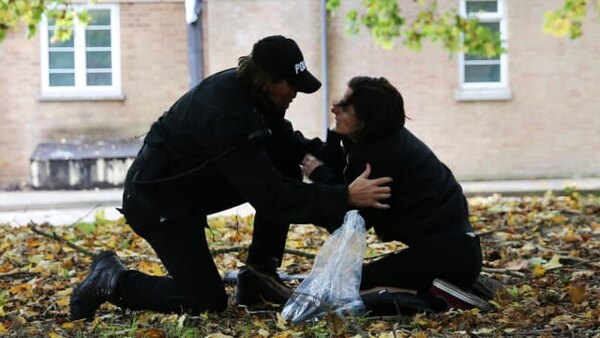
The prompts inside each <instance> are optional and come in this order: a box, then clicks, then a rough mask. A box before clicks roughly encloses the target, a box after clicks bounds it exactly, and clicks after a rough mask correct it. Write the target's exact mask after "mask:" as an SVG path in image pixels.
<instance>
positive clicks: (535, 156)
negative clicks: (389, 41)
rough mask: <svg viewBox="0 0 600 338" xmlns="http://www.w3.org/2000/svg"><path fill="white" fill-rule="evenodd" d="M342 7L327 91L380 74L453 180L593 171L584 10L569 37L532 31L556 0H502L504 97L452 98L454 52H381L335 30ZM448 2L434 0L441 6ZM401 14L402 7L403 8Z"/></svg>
mask: <svg viewBox="0 0 600 338" xmlns="http://www.w3.org/2000/svg"><path fill="white" fill-rule="evenodd" d="M342 3H343V4H344V5H345V6H346V7H345V8H344V9H342V10H340V11H339V14H340V15H337V16H336V17H335V18H333V19H332V20H331V27H330V31H329V36H330V40H331V45H330V56H331V59H330V64H331V65H332V67H331V79H332V83H331V86H332V92H333V93H338V95H341V93H343V91H344V88H345V82H346V81H347V80H348V79H349V78H350V77H352V76H354V75H359V74H361V75H371V76H375V75H376V76H385V77H387V78H388V79H389V80H390V81H392V83H394V84H395V85H396V86H397V87H398V88H399V89H400V91H401V92H402V94H403V96H404V98H405V103H406V108H407V113H408V115H409V116H410V117H411V118H412V120H410V121H408V123H407V126H408V128H409V129H411V130H412V131H414V132H415V133H416V134H417V135H418V136H419V137H421V138H422V139H423V141H425V142H426V143H427V144H428V145H430V146H431V148H432V149H433V150H434V151H435V152H436V153H437V155H438V156H439V157H440V158H441V159H442V160H443V161H445V162H446V163H447V164H448V165H449V167H451V168H452V169H453V171H454V172H455V174H456V175H457V176H458V177H459V178H462V179H501V178H532V177H533V178H535V177H577V176H598V175H600V151H598V149H600V84H599V83H598V79H600V24H598V21H597V20H596V19H595V18H594V13H590V15H589V20H587V21H586V22H585V25H584V35H583V37H582V38H581V39H579V40H576V41H569V40H568V39H567V40H565V39H556V38H554V37H551V36H548V35H545V34H543V33H542V31H541V27H542V20H543V16H544V11H545V10H546V9H551V8H558V7H559V6H560V4H561V1H560V0H552V1H546V0H531V1H526V2H525V1H505V2H504V3H505V4H506V5H507V6H508V8H507V17H508V19H507V20H508V48H509V84H510V87H511V89H512V93H513V98H512V100H509V101H497V102H487V101H486V102H458V101H456V100H455V99H454V90H455V89H456V88H457V86H458V59H457V57H456V56H452V55H448V54H446V53H444V52H443V51H441V49H440V48H439V46H437V45H436V46H432V45H431V44H426V45H425V46H424V48H423V50H422V51H421V52H420V53H414V52H412V51H410V50H408V49H407V48H406V47H400V46H398V47H396V48H394V50H392V51H384V50H381V49H380V48H379V47H376V46H374V44H373V43H372V42H371V39H370V37H369V36H368V33H367V32H364V31H363V32H362V33H361V34H360V35H359V36H357V37H351V38H346V37H344V35H343V34H344V33H343V29H344V13H345V10H346V9H348V8H350V7H352V6H353V5H356V4H358V3H359V1H343V2H342ZM457 3H458V1H450V0H446V1H440V5H441V6H442V7H448V6H453V5H456V4H457ZM404 9H405V13H406V14H407V15H410V13H411V11H412V10H411V7H405V8H404Z"/></svg>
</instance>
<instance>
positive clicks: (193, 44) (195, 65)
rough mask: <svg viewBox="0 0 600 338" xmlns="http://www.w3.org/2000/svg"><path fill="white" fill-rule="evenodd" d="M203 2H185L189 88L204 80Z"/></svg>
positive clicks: (196, 0)
mask: <svg viewBox="0 0 600 338" xmlns="http://www.w3.org/2000/svg"><path fill="white" fill-rule="evenodd" d="M201 13H202V0H185V22H186V23H187V38H188V72H189V86H190V88H191V87H194V86H195V85H197V84H198V83H200V81H202V79H203V78H204V57H203V50H202V14H201Z"/></svg>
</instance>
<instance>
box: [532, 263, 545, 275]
mask: <svg viewBox="0 0 600 338" xmlns="http://www.w3.org/2000/svg"><path fill="white" fill-rule="evenodd" d="M545 274H546V269H544V267H543V266H541V265H536V266H534V267H533V275H534V276H536V277H542V276H543V275H545Z"/></svg>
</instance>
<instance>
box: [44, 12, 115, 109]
mask: <svg viewBox="0 0 600 338" xmlns="http://www.w3.org/2000/svg"><path fill="white" fill-rule="evenodd" d="M88 13H89V14H90V16H91V17H92V19H91V21H90V22H89V24H88V25H87V26H84V25H81V24H77V23H75V26H74V27H73V35H72V37H71V39H70V40H68V41H62V42H60V41H59V42H52V36H53V35H54V29H55V27H54V25H53V24H54V22H53V21H51V20H44V22H43V23H42V25H41V26H40V33H41V34H40V36H41V39H42V41H41V45H42V46H41V53H42V55H41V73H42V98H49V99H122V93H121V62H120V58H121V57H120V41H119V7H118V6H117V5H96V6H91V7H89V8H88Z"/></svg>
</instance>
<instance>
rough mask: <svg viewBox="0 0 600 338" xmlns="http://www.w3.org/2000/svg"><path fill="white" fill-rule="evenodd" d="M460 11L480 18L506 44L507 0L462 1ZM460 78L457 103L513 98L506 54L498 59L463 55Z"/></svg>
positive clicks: (465, 14) (460, 60) (461, 55)
mask: <svg viewBox="0 0 600 338" xmlns="http://www.w3.org/2000/svg"><path fill="white" fill-rule="evenodd" d="M460 11H461V14H462V15H464V16H470V17H475V18H477V20H478V21H479V23H480V24H481V25H483V26H486V27H488V28H489V29H491V30H492V31H493V32H499V33H500V38H501V39H502V41H503V42H504V43H506V36H507V34H506V17H505V14H504V13H505V12H504V0H460ZM505 47H506V46H505ZM459 76H460V87H459V88H458V90H457V92H456V99H457V100H509V99H510V98H511V96H512V94H511V90H510V88H509V85H508V56H507V55H506V53H505V54H502V55H500V56H498V57H495V58H486V57H481V56H477V55H471V54H464V53H461V54H460V55H459Z"/></svg>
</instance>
